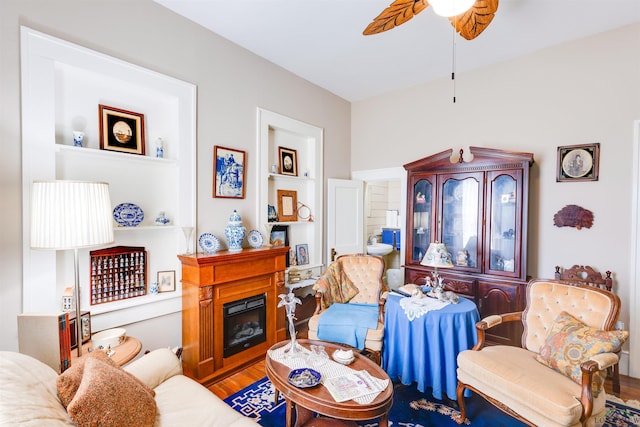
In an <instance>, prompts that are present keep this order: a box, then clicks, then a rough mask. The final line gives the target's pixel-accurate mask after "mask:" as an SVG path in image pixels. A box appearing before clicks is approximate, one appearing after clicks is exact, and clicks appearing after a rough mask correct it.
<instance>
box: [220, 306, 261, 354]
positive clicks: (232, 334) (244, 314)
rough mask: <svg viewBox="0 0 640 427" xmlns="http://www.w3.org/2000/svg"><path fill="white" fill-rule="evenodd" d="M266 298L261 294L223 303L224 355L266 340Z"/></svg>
mask: <svg viewBox="0 0 640 427" xmlns="http://www.w3.org/2000/svg"><path fill="white" fill-rule="evenodd" d="M266 300H267V299H266V296H265V294H262V295H256V296H253V297H249V298H245V299H242V300H239V301H233V302H229V303H226V304H224V305H223V310H224V317H223V319H224V357H229V356H232V355H234V354H236V353H239V352H241V351H244V350H246V349H248V348H251V347H253V346H254V345H257V344H260V343H262V342H265V341H266V340H267V334H266V332H265V331H266V326H267V325H266V313H267V310H266Z"/></svg>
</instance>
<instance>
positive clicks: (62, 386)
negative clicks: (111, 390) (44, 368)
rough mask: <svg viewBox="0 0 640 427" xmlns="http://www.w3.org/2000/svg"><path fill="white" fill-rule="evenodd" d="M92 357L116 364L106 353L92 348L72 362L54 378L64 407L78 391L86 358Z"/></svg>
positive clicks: (112, 364)
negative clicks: (89, 351)
mask: <svg viewBox="0 0 640 427" xmlns="http://www.w3.org/2000/svg"><path fill="white" fill-rule="evenodd" d="M92 358H93V359H98V360H102V361H103V362H105V363H108V364H110V365H111V366H117V365H116V363H115V362H114V361H113V360H111V358H110V357H109V356H107V353H105V352H104V351H102V350H94V351H92V352H91V353H89V354H88V355H86V356H85V357H83V358H81V359H79V360H78V361H77V362H74V363H73V365H71V367H70V368H69V369H67V370H66V371H64V372H63V373H61V374H60V375H58V378H57V379H56V387H57V389H58V396H59V397H60V401H61V402H62V405H63V406H64V407H65V408H66V407H67V406H69V402H71V400H73V396H75V395H76V391H78V387H80V383H81V382H82V374H83V373H84V364H85V362H86V361H87V359H92Z"/></svg>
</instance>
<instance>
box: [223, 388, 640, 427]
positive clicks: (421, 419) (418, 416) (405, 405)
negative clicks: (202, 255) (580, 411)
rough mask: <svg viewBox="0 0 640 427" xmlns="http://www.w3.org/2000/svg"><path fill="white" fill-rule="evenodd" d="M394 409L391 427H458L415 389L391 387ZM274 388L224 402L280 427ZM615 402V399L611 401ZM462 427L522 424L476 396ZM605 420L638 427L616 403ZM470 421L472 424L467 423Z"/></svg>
mask: <svg viewBox="0 0 640 427" xmlns="http://www.w3.org/2000/svg"><path fill="white" fill-rule="evenodd" d="M393 392H394V394H393V402H394V403H393V407H392V408H391V411H390V413H389V425H390V426H402V427H427V426H433V425H437V426H438V427H457V426H458V424H456V422H455V421H453V418H454V417H455V416H457V415H458V411H457V410H456V409H455V408H456V407H457V405H456V404H455V403H454V402H451V401H440V400H437V399H434V398H433V397H432V396H431V395H430V394H429V393H421V392H419V391H418V390H417V389H416V387H415V386H405V385H402V384H400V383H394V391H393ZM274 395H275V393H274V389H273V385H272V384H271V382H270V381H269V379H268V378H267V377H264V378H263V379H261V380H260V381H257V382H255V383H253V384H252V385H250V386H249V387H247V388H245V389H243V390H240V391H239V392H237V393H235V394H234V395H232V396H230V397H228V398H226V399H225V400H224V401H225V402H226V403H227V404H228V405H230V406H231V407H232V408H233V409H235V410H236V411H238V412H240V413H241V414H244V415H246V416H248V417H251V418H254V419H256V421H258V423H259V424H260V425H261V426H263V427H282V426H284V421H285V403H284V398H283V396H282V394H279V400H278V403H277V405H274V404H273V398H274ZM614 399H615V398H614ZM466 404H467V417H468V419H467V420H465V425H471V426H472V427H520V426H524V425H525V424H523V423H521V422H519V421H516V420H514V419H513V418H511V417H509V416H508V415H506V414H504V413H503V412H502V411H500V410H499V409H497V408H495V407H493V406H492V405H490V404H489V403H487V402H486V401H485V400H484V399H483V398H481V397H479V396H472V397H469V398H467V399H466ZM607 408H609V411H608V412H607V417H606V421H605V424H604V426H605V427H607V426H610V427H627V426H629V427H631V426H638V425H640V409H639V408H637V407H635V408H634V407H631V406H627V405H626V404H623V403H621V402H620V403H619V402H612V401H607ZM469 419H471V420H472V421H473V423H471V422H470V421H469ZM359 425H360V427H377V425H378V423H377V421H376V420H371V421H364V422H360V423H359Z"/></svg>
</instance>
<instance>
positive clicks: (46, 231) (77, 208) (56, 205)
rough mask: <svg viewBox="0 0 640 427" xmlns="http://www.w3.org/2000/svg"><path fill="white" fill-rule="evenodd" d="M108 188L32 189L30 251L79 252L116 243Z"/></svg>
mask: <svg viewBox="0 0 640 427" xmlns="http://www.w3.org/2000/svg"><path fill="white" fill-rule="evenodd" d="M113 241H114V238H113V217H112V212H111V199H110V197H109V184H108V183H106V182H83V181H37V182H34V183H33V186H32V188H31V247H32V248H34V249H57V250H63V249H78V248H86V247H91V246H99V245H104V244H108V243H113Z"/></svg>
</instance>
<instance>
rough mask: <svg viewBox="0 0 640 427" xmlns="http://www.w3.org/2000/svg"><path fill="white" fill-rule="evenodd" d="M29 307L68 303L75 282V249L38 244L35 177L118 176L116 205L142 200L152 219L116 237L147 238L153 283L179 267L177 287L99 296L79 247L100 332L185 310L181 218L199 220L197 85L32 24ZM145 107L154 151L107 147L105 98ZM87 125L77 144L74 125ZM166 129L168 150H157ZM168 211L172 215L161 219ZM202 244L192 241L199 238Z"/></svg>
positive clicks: (26, 181) (25, 132) (27, 154)
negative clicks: (101, 119)
mask: <svg viewBox="0 0 640 427" xmlns="http://www.w3.org/2000/svg"><path fill="white" fill-rule="evenodd" d="M21 37H22V44H21V55H22V147H23V227H24V228H23V230H24V233H23V235H24V248H23V254H24V268H23V277H24V287H23V289H24V297H23V311H24V312H54V311H58V310H60V308H61V297H62V294H63V292H64V289H65V288H66V287H70V286H72V285H73V283H74V278H73V253H72V251H57V252H55V251H35V250H31V248H30V247H29V239H30V236H29V217H30V191H31V184H32V182H34V181H37V180H54V179H65V180H67V179H68V180H91V181H106V182H108V183H109V187H110V196H111V203H112V205H113V207H115V206H116V205H118V204H120V203H125V202H129V203H135V204H136V205H138V206H140V207H141V208H142V210H143V211H144V214H145V218H144V220H143V222H142V223H141V224H140V225H139V226H137V227H118V226H117V224H115V221H114V230H115V242H114V244H113V245H109V247H111V246H143V247H145V249H146V250H147V252H148V277H147V282H148V284H150V283H152V282H154V281H156V276H157V272H158V271H167V270H175V271H176V285H177V290H176V292H167V293H161V294H157V295H145V296H142V297H136V298H131V299H126V300H120V301H115V302H109V303H104V304H97V305H90V302H89V271H90V270H89V252H90V251H91V250H93V249H102V248H90V249H83V250H80V252H79V255H80V265H79V267H80V285H81V306H82V309H83V310H90V311H91V315H92V328H93V329H94V331H96V330H101V329H105V328H110V327H114V326H118V325H123V324H128V323H134V322H138V321H142V320H146V319H150V318H154V317H157V316H161V315H165V314H169V313H175V312H179V311H180V310H181V287H180V272H181V268H180V262H179V260H178V259H177V256H176V255H177V254H178V253H182V252H184V250H185V238H184V235H183V233H182V230H181V227H182V226H195V223H196V167H195V149H196V87H195V86H194V85H193V84H190V83H187V82H184V81H180V80H177V79H175V78H172V77H169V76H166V75H163V74H160V73H157V72H154V71H151V70H148V69H145V68H142V67H139V66H136V65H133V64H131V63H128V62H125V61H121V60H119V59H116V58H113V57H111V56H108V55H104V54H102V53H99V52H96V51H93V50H90V49H86V48H84V47H81V46H78V45H76V44H73V43H70V42H67V41H64V40H61V39H58V38H55V37H51V36H49V35H47V34H43V33H41V32H38V31H35V30H33V29H30V28H27V27H22V29H21ZM99 104H104V105H108V106H111V107H115V108H120V109H123V110H128V111H134V112H136V113H141V114H144V118H145V134H146V138H145V142H146V153H147V155H135V154H128V153H120V152H113V151H105V150H101V149H100V143H99V128H100V126H99V123H98V105H99ZM76 130H80V131H83V132H84V133H85V137H84V146H83V147H74V146H73V131H76ZM158 138H162V140H163V142H164V144H163V147H164V157H163V158H156V157H155V151H156V150H155V141H156V140H157V139H158ZM160 212H165V214H166V216H167V217H169V218H170V220H171V223H170V224H169V225H166V226H159V225H156V224H155V222H154V219H155V218H156V217H157V216H158V214H159V213H160ZM191 247H194V245H193V243H192V246H191Z"/></svg>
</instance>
